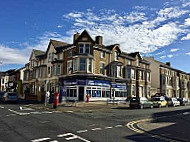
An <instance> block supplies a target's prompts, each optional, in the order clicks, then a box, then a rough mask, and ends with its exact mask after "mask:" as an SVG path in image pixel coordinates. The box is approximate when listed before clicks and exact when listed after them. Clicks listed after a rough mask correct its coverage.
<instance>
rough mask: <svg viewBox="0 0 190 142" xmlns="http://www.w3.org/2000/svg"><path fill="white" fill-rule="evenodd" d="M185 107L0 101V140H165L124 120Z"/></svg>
mask: <svg viewBox="0 0 190 142" xmlns="http://www.w3.org/2000/svg"><path fill="white" fill-rule="evenodd" d="M20 107H21V108H20ZM81 109H82V108H81ZM187 111H190V107H189V106H188V107H176V108H157V109H144V110H139V109H128V108H123V107H122V108H119V107H113V108H111V109H110V108H109V109H102V111H84V112H72V111H68V112H58V111H53V110H48V111H47V110H39V109H37V110H36V109H31V108H30V107H27V106H26V107H25V106H24V105H20V104H0V142H30V141H33V142H66V141H67V142H126V141H127V142H153V141H155V142H165V141H168V140H165V139H160V138H157V137H154V136H151V135H146V134H140V133H137V132H135V131H132V130H130V129H129V128H127V127H126V124H127V123H128V122H131V121H133V120H139V119H145V118H157V117H160V116H171V115H175V114H179V113H184V112H187ZM184 117H185V116H184Z"/></svg>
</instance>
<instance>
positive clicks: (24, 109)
mask: <svg viewBox="0 0 190 142" xmlns="http://www.w3.org/2000/svg"><path fill="white" fill-rule="evenodd" d="M19 109H20V110H23V111H26V110H28V111H30V110H34V109H32V108H27V107H21V106H20V107H19Z"/></svg>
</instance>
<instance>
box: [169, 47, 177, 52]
mask: <svg viewBox="0 0 190 142" xmlns="http://www.w3.org/2000/svg"><path fill="white" fill-rule="evenodd" d="M178 50H179V49H177V48H172V49H170V52H176V51H178Z"/></svg>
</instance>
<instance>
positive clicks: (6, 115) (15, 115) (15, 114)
mask: <svg viewBox="0 0 190 142" xmlns="http://www.w3.org/2000/svg"><path fill="white" fill-rule="evenodd" d="M6 116H16V114H9V115H6Z"/></svg>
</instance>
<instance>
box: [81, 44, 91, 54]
mask: <svg viewBox="0 0 190 142" xmlns="http://www.w3.org/2000/svg"><path fill="white" fill-rule="evenodd" d="M79 53H80V54H83V53H87V54H89V53H90V44H82V43H81V44H79Z"/></svg>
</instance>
